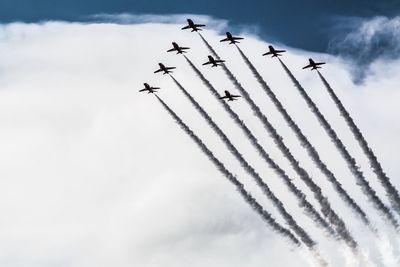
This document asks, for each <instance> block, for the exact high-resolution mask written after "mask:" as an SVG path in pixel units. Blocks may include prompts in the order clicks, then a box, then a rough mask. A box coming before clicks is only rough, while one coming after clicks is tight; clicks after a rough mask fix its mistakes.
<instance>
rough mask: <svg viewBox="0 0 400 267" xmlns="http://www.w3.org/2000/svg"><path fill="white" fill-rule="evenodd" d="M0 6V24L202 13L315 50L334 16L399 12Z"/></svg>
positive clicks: (364, 7)
mask: <svg viewBox="0 0 400 267" xmlns="http://www.w3.org/2000/svg"><path fill="white" fill-rule="evenodd" d="M1 7H2V8H1V10H0V21H2V22H12V21H24V22H38V21H46V20H68V21H77V20H87V19H88V17H90V16H91V15H93V14H101V13H105V14H119V13H134V14H158V15H165V14H207V15H210V16H213V17H215V18H220V19H226V20H229V22H230V23H231V24H232V25H233V26H241V25H255V26H257V27H259V29H258V30H259V33H260V35H261V36H262V37H264V38H267V37H269V39H271V38H274V39H276V40H279V41H282V42H284V43H285V44H288V45H291V46H294V47H299V48H304V49H307V50H311V51H319V52H324V51H326V50H327V48H328V43H329V41H330V40H331V37H332V31H334V29H335V26H337V24H338V21H337V20H338V17H363V18H367V17H373V16H389V17H392V16H395V15H396V14H398V12H399V11H400V3H399V2H398V1H396V0H384V1H371V0H352V1H345V0H338V1H333V0H328V1H318V0H302V1H291V0H279V1H276V0H268V1H262V0H255V1H251V3H249V4H245V5H243V3H242V1H227V0H222V1H186V0H185V1H182V0H172V1H145V0H134V1H128V0H114V1H96V0H85V1H78V0H70V1H64V0H57V1H53V0H37V1H34V2H33V1H29V0H1ZM347 26H348V25H347Z"/></svg>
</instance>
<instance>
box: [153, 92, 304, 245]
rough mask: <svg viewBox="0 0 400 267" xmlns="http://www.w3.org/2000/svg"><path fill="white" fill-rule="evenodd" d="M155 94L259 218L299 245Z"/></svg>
mask: <svg viewBox="0 0 400 267" xmlns="http://www.w3.org/2000/svg"><path fill="white" fill-rule="evenodd" d="M155 96H156V98H157V99H158V101H159V102H160V103H161V105H162V106H163V107H164V109H165V110H166V111H167V112H168V114H170V115H171V117H172V118H173V119H174V120H175V121H176V123H177V124H178V125H179V126H180V127H181V128H182V129H183V130H184V131H185V133H186V134H187V135H189V136H190V137H191V138H192V140H193V141H194V142H195V143H196V144H197V146H198V147H199V148H200V149H201V151H202V152H203V153H204V154H205V155H206V156H207V157H208V159H209V160H210V161H211V162H212V163H213V164H214V165H215V166H216V167H217V168H218V170H219V171H220V172H221V173H222V174H223V175H224V176H225V177H226V178H227V179H228V180H229V181H230V182H231V183H232V184H233V185H234V186H235V187H236V190H237V191H238V192H239V193H240V195H241V196H242V197H243V199H244V200H245V201H246V202H247V204H249V205H250V206H251V207H252V208H253V210H254V211H256V212H257V213H258V214H259V215H260V216H261V218H262V219H263V220H264V221H265V222H266V223H267V224H268V225H269V226H270V227H271V229H272V230H274V231H275V232H277V233H279V234H281V235H282V236H284V237H286V238H288V239H289V240H290V241H291V243H292V244H294V245H296V246H300V245H301V243H300V241H299V240H298V239H297V238H296V237H295V236H294V235H293V234H292V233H291V232H290V231H289V230H288V229H286V228H284V227H283V226H281V225H280V224H279V223H277V222H276V221H275V219H274V218H273V217H272V215H271V214H270V213H268V212H267V211H265V210H264V208H263V207H262V206H261V205H260V204H259V203H258V202H257V201H256V199H255V198H254V197H252V196H251V195H250V193H248V192H247V191H246V190H245V189H244V186H243V184H242V183H240V182H239V180H238V179H237V178H236V177H235V176H234V175H233V174H232V173H231V172H230V171H229V170H228V169H227V168H226V167H225V166H224V165H223V163H222V162H220V161H219V160H218V159H217V158H216V157H215V156H214V154H213V153H212V152H211V150H209V149H208V148H207V146H206V145H205V144H204V143H203V141H202V140H201V139H200V138H199V137H198V136H197V135H196V134H195V133H194V132H193V131H192V130H191V129H190V128H189V126H187V125H186V124H185V123H184V122H183V121H182V119H181V118H180V117H179V116H178V115H177V114H176V113H175V112H174V111H173V110H172V109H171V108H170V107H169V106H168V105H167V104H166V103H165V102H164V101H163V100H162V99H161V98H160V97H158V96H157V95H155Z"/></svg>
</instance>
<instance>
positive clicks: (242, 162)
mask: <svg viewBox="0 0 400 267" xmlns="http://www.w3.org/2000/svg"><path fill="white" fill-rule="evenodd" d="M171 77H172V76H171ZM172 78H173V77H172ZM174 81H175V83H176V84H177V85H178V87H179V88H180V89H181V91H182V92H183V93H184V94H185V95H186V97H188V98H189V100H190V101H191V103H192V104H193V105H194V107H195V108H196V110H197V111H199V112H200V114H201V115H202V116H203V117H204V118H205V119H206V120H207V122H208V124H209V125H210V126H211V128H212V129H213V130H214V132H215V133H216V134H217V135H218V136H219V137H220V138H221V139H222V140H223V142H224V144H225V145H226V146H227V147H228V149H229V151H230V152H231V153H232V154H233V155H234V156H235V158H236V159H237V160H238V161H239V162H240V165H241V166H242V167H243V168H244V169H245V170H246V172H247V173H248V174H249V175H250V176H252V177H253V178H254V179H255V181H256V183H257V185H258V186H259V187H260V188H261V189H262V191H263V192H264V194H265V195H266V196H267V197H268V198H269V199H270V200H271V201H272V203H273V204H274V206H275V207H276V208H277V209H278V211H279V213H280V214H281V215H282V217H283V218H284V219H285V221H286V223H287V224H288V225H289V226H290V228H291V229H292V230H293V231H294V232H295V233H296V234H297V235H298V236H299V237H300V239H301V240H302V241H303V243H304V244H306V245H307V246H308V247H310V248H312V247H313V246H314V245H315V242H314V241H313V240H312V239H311V238H310V236H309V235H308V234H307V233H306V232H305V231H304V229H302V228H301V227H300V226H299V225H298V224H297V222H296V221H295V220H294V218H293V217H292V216H291V215H290V214H289V213H288V212H287V211H286V209H285V207H284V206H283V203H282V202H281V201H280V200H279V199H278V198H277V197H276V196H275V194H274V193H273V192H272V191H271V189H270V188H269V186H268V185H267V184H266V183H265V182H264V181H263V180H262V178H261V177H260V175H259V174H258V173H257V172H256V170H255V169H254V168H253V167H252V166H251V165H250V164H249V163H248V162H247V161H246V160H245V159H244V158H243V156H242V155H241V154H240V152H239V151H238V150H237V149H236V147H235V146H234V145H233V144H232V142H231V141H230V140H229V139H228V137H227V136H226V135H225V134H224V133H223V131H222V130H221V129H220V128H219V127H218V126H217V124H216V123H215V122H214V121H213V120H212V119H211V117H210V116H209V115H208V114H207V113H206V111H205V110H204V109H203V108H202V107H201V106H200V105H199V104H198V103H197V102H196V101H195V99H194V98H193V97H192V96H191V95H190V94H188V93H187V91H186V90H185V89H184V88H183V87H182V86H181V85H180V84H179V83H178V82H177V81H176V80H175V79H174Z"/></svg>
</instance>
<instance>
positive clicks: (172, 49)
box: [167, 48, 175, 52]
mask: <svg viewBox="0 0 400 267" xmlns="http://www.w3.org/2000/svg"><path fill="white" fill-rule="evenodd" d="M172 51H175V48H171V49H170V50H167V52H172Z"/></svg>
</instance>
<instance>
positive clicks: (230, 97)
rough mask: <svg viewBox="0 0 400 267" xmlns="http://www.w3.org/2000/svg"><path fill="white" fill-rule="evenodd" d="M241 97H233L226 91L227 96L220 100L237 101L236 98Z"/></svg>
mask: <svg viewBox="0 0 400 267" xmlns="http://www.w3.org/2000/svg"><path fill="white" fill-rule="evenodd" d="M238 97H241V96H240V95H232V94H231V93H229V91H225V96H222V97H220V98H219V99H228V101H234V100H237V99H236V98H238Z"/></svg>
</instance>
